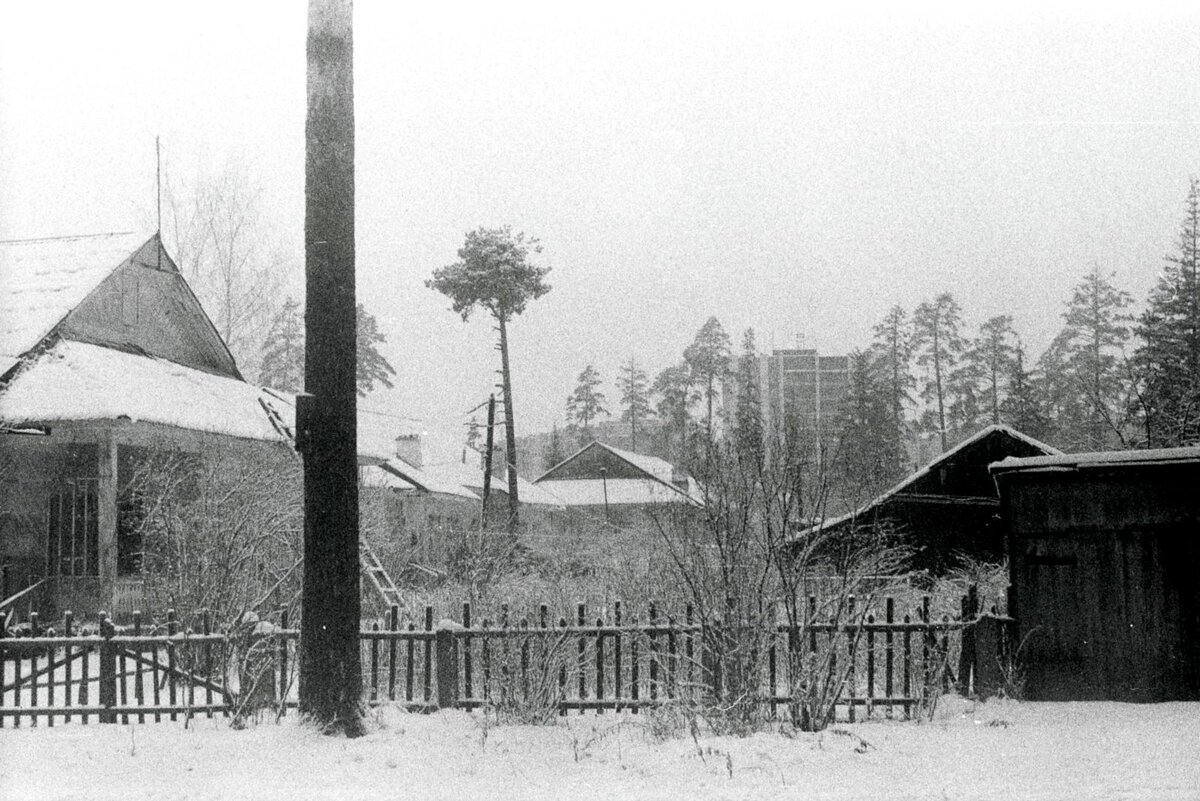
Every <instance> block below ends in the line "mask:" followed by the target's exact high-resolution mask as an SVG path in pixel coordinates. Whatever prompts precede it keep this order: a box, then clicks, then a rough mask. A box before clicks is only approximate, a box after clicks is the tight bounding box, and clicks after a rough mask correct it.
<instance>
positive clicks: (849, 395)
mask: <svg viewBox="0 0 1200 801" xmlns="http://www.w3.org/2000/svg"><path fill="white" fill-rule="evenodd" d="M886 366H887V365H886V363H885V362H884V361H883V360H882V359H881V358H880V357H879V356H878V355H877V354H876V353H873V352H871V351H862V350H858V351H855V352H853V353H851V354H850V381H849V385H848V387H847V391H846V397H845V399H844V400H843V402H842V413H841V421H840V426H839V443H840V444H839V447H838V452H837V460H836V463H835V473H836V474H837V475H838V478H839V485H840V486H841V487H842V488H843V490H844V491H847V492H848V497H847V500H850V501H852V502H856V501H860V500H863V499H865V498H869V497H871V496H873V495H875V494H877V493H878V492H879V491H880V490H882V489H884V488H886V487H887V486H889V485H890V484H891V483H893V482H894V481H895V480H896V479H897V478H899V477H900V476H901V475H902V474H903V472H904V467H903V465H904V461H905V453H904V445H903V440H902V438H901V434H900V431H899V430H898V429H897V428H896V422H895V414H894V412H895V410H894V408H893V406H892V403H891V401H892V399H891V398H890V396H889V392H888V384H889V377H888V376H887V375H886V374H885V371H884V368H886Z"/></svg>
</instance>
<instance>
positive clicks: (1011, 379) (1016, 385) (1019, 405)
mask: <svg viewBox="0 0 1200 801" xmlns="http://www.w3.org/2000/svg"><path fill="white" fill-rule="evenodd" d="M1006 383H1007V386H1008V393H1007V394H1006V395H1005V396H1004V400H1002V401H1001V402H1000V416H1001V419H1003V420H1004V421H1005V422H1006V423H1008V424H1009V425H1011V426H1012V427H1013V428H1015V429H1017V430H1018V431H1020V432H1022V433H1024V434H1028V435H1029V436H1031V437H1034V438H1036V439H1042V440H1044V439H1047V438H1048V437H1049V436H1050V421H1049V419H1048V418H1047V416H1046V411H1045V408H1044V404H1043V400H1042V398H1041V394H1040V392H1039V388H1038V386H1039V385H1038V377H1037V375H1036V374H1035V373H1034V372H1033V371H1032V370H1029V369H1028V368H1027V366H1026V361H1025V346H1024V345H1022V344H1021V340H1020V339H1019V338H1018V339H1017V341H1016V344H1015V345H1014V346H1013V357H1012V359H1011V361H1010V362H1009V364H1008V376H1007V379H1006Z"/></svg>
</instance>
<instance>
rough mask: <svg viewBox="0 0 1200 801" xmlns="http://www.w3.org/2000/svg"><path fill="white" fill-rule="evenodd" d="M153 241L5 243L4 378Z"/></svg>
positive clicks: (0, 362)
mask: <svg viewBox="0 0 1200 801" xmlns="http://www.w3.org/2000/svg"><path fill="white" fill-rule="evenodd" d="M149 239H150V235H148V234H144V233H143V234H130V233H122V234H99V235H95V236H73V237H56V238H53V239H26V240H20V241H9V242H0V375H3V374H4V373H5V372H7V371H8V370H9V369H10V368H11V367H12V366H13V365H14V364H15V363H16V362H17V360H18V359H19V358H20V357H21V355H22V354H24V353H25V352H26V351H28V350H29V349H30V348H32V347H34V346H35V345H37V344H38V343H39V342H40V341H41V340H42V339H43V338H44V337H45V336H46V335H47V334H48V333H50V331H51V330H52V329H53V328H54V327H55V326H56V325H58V323H59V322H61V321H62V319H63V318H64V317H66V316H67V314H68V313H69V312H70V311H71V310H72V309H74V308H75V307H76V306H78V305H79V304H80V303H81V302H82V301H83V299H84V298H86V297H87V296H88V295H89V294H90V293H91V292H92V291H93V290H94V289H95V288H96V287H97V286H99V285H100V283H101V282H102V281H103V280H104V279H105V278H106V277H108V276H109V275H110V274H111V273H112V272H113V271H114V270H116V269H117V268H118V267H119V266H121V264H122V263H123V262H125V260H126V259H128V258H129V257H130V256H132V255H133V254H134V252H136V251H137V250H138V249H139V248H140V247H141V246H142V245H144V244H145V243H146V242H147V241H148V240H149Z"/></svg>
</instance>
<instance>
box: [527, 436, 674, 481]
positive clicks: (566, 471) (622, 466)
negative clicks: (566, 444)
mask: <svg viewBox="0 0 1200 801" xmlns="http://www.w3.org/2000/svg"><path fill="white" fill-rule="evenodd" d="M601 470H604V471H605V472H604V473H601V472H600V471H601ZM602 477H605V478H608V479H613V480H615V479H620V478H635V479H650V480H652V481H657V480H658V479H657V478H655V477H654V476H653V475H650V474H649V473H646V472H645V471H644V470H642V469H640V468H638V467H637V466H635V465H633V464H632V463H630V462H629V461H627V460H625V459H622V458H621V457H620V456H618V455H617V454H615V453H613V452H612V451H610V450H609V449H608V448H605V447H603V446H601V445H600V444H599V443H595V442H593V443H592V444H591V445H589V446H588V447H586V448H584V449H583V450H582V451H580V452H579V453H577V454H575V455H574V456H573V457H571V458H570V459H568V460H566V461H565V462H562V463H561V464H559V465H558V466H556V467H554V468H552V469H551V470H550V471H549V472H547V473H546V474H544V475H542V476H540V477H539V478H538V479H537V482H535V483H540V482H542V481H571V480H576V479H599V478H602Z"/></svg>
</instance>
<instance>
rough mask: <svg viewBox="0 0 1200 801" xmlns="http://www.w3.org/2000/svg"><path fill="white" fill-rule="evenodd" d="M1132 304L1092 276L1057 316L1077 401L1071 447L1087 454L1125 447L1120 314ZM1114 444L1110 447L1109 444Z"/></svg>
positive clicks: (1125, 332) (1125, 320) (1125, 334)
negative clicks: (1079, 424) (1078, 426)
mask: <svg viewBox="0 0 1200 801" xmlns="http://www.w3.org/2000/svg"><path fill="white" fill-rule="evenodd" d="M1131 303H1133V298H1132V297H1131V296H1130V295H1129V293H1128V292H1126V291H1125V290H1123V289H1117V288H1116V287H1115V286H1113V285H1112V284H1111V283H1110V282H1109V280H1108V279H1107V278H1106V277H1105V276H1103V275H1102V274H1101V273H1100V270H1099V269H1094V270H1092V272H1091V273H1089V274H1088V275H1087V276H1086V277H1085V278H1084V279H1083V281H1081V282H1080V283H1079V284H1078V285H1077V286H1076V287H1075V289H1074V290H1073V292H1072V294H1071V299H1070V300H1069V301H1067V304H1066V305H1067V308H1066V311H1064V312H1063V321H1064V323H1065V325H1064V326H1063V330H1062V333H1061V334H1060V335H1059V336H1060V337H1061V343H1060V344H1061V346H1062V348H1063V355H1064V356H1065V359H1064V363H1063V364H1062V369H1063V370H1064V373H1063V375H1064V377H1065V379H1066V380H1067V381H1068V382H1069V385H1070V387H1071V389H1072V390H1073V391H1074V392H1075V393H1077V394H1078V396H1079V398H1080V399H1081V401H1082V405H1083V409H1084V414H1085V420H1084V422H1085V428H1084V431H1083V432H1081V433H1082V434H1083V438H1082V439H1083V441H1081V442H1074V443H1071V445H1072V446H1074V447H1083V448H1085V449H1087V450H1103V449H1105V448H1108V447H1111V446H1112V445H1113V444H1122V443H1124V441H1125V431H1124V417H1125V414H1126V412H1127V404H1128V401H1127V395H1128V389H1129V386H1128V382H1127V380H1126V372H1125V369H1124V368H1125V365H1124V362H1125V357H1124V355H1125V345H1126V343H1127V341H1128V340H1129V333H1130V332H1129V326H1128V324H1129V322H1130V321H1131V320H1132V316H1131V315H1130V314H1129V312H1128V311H1126V309H1127V308H1128V307H1129V305H1130V304H1131ZM1114 440H1115V442H1114Z"/></svg>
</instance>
